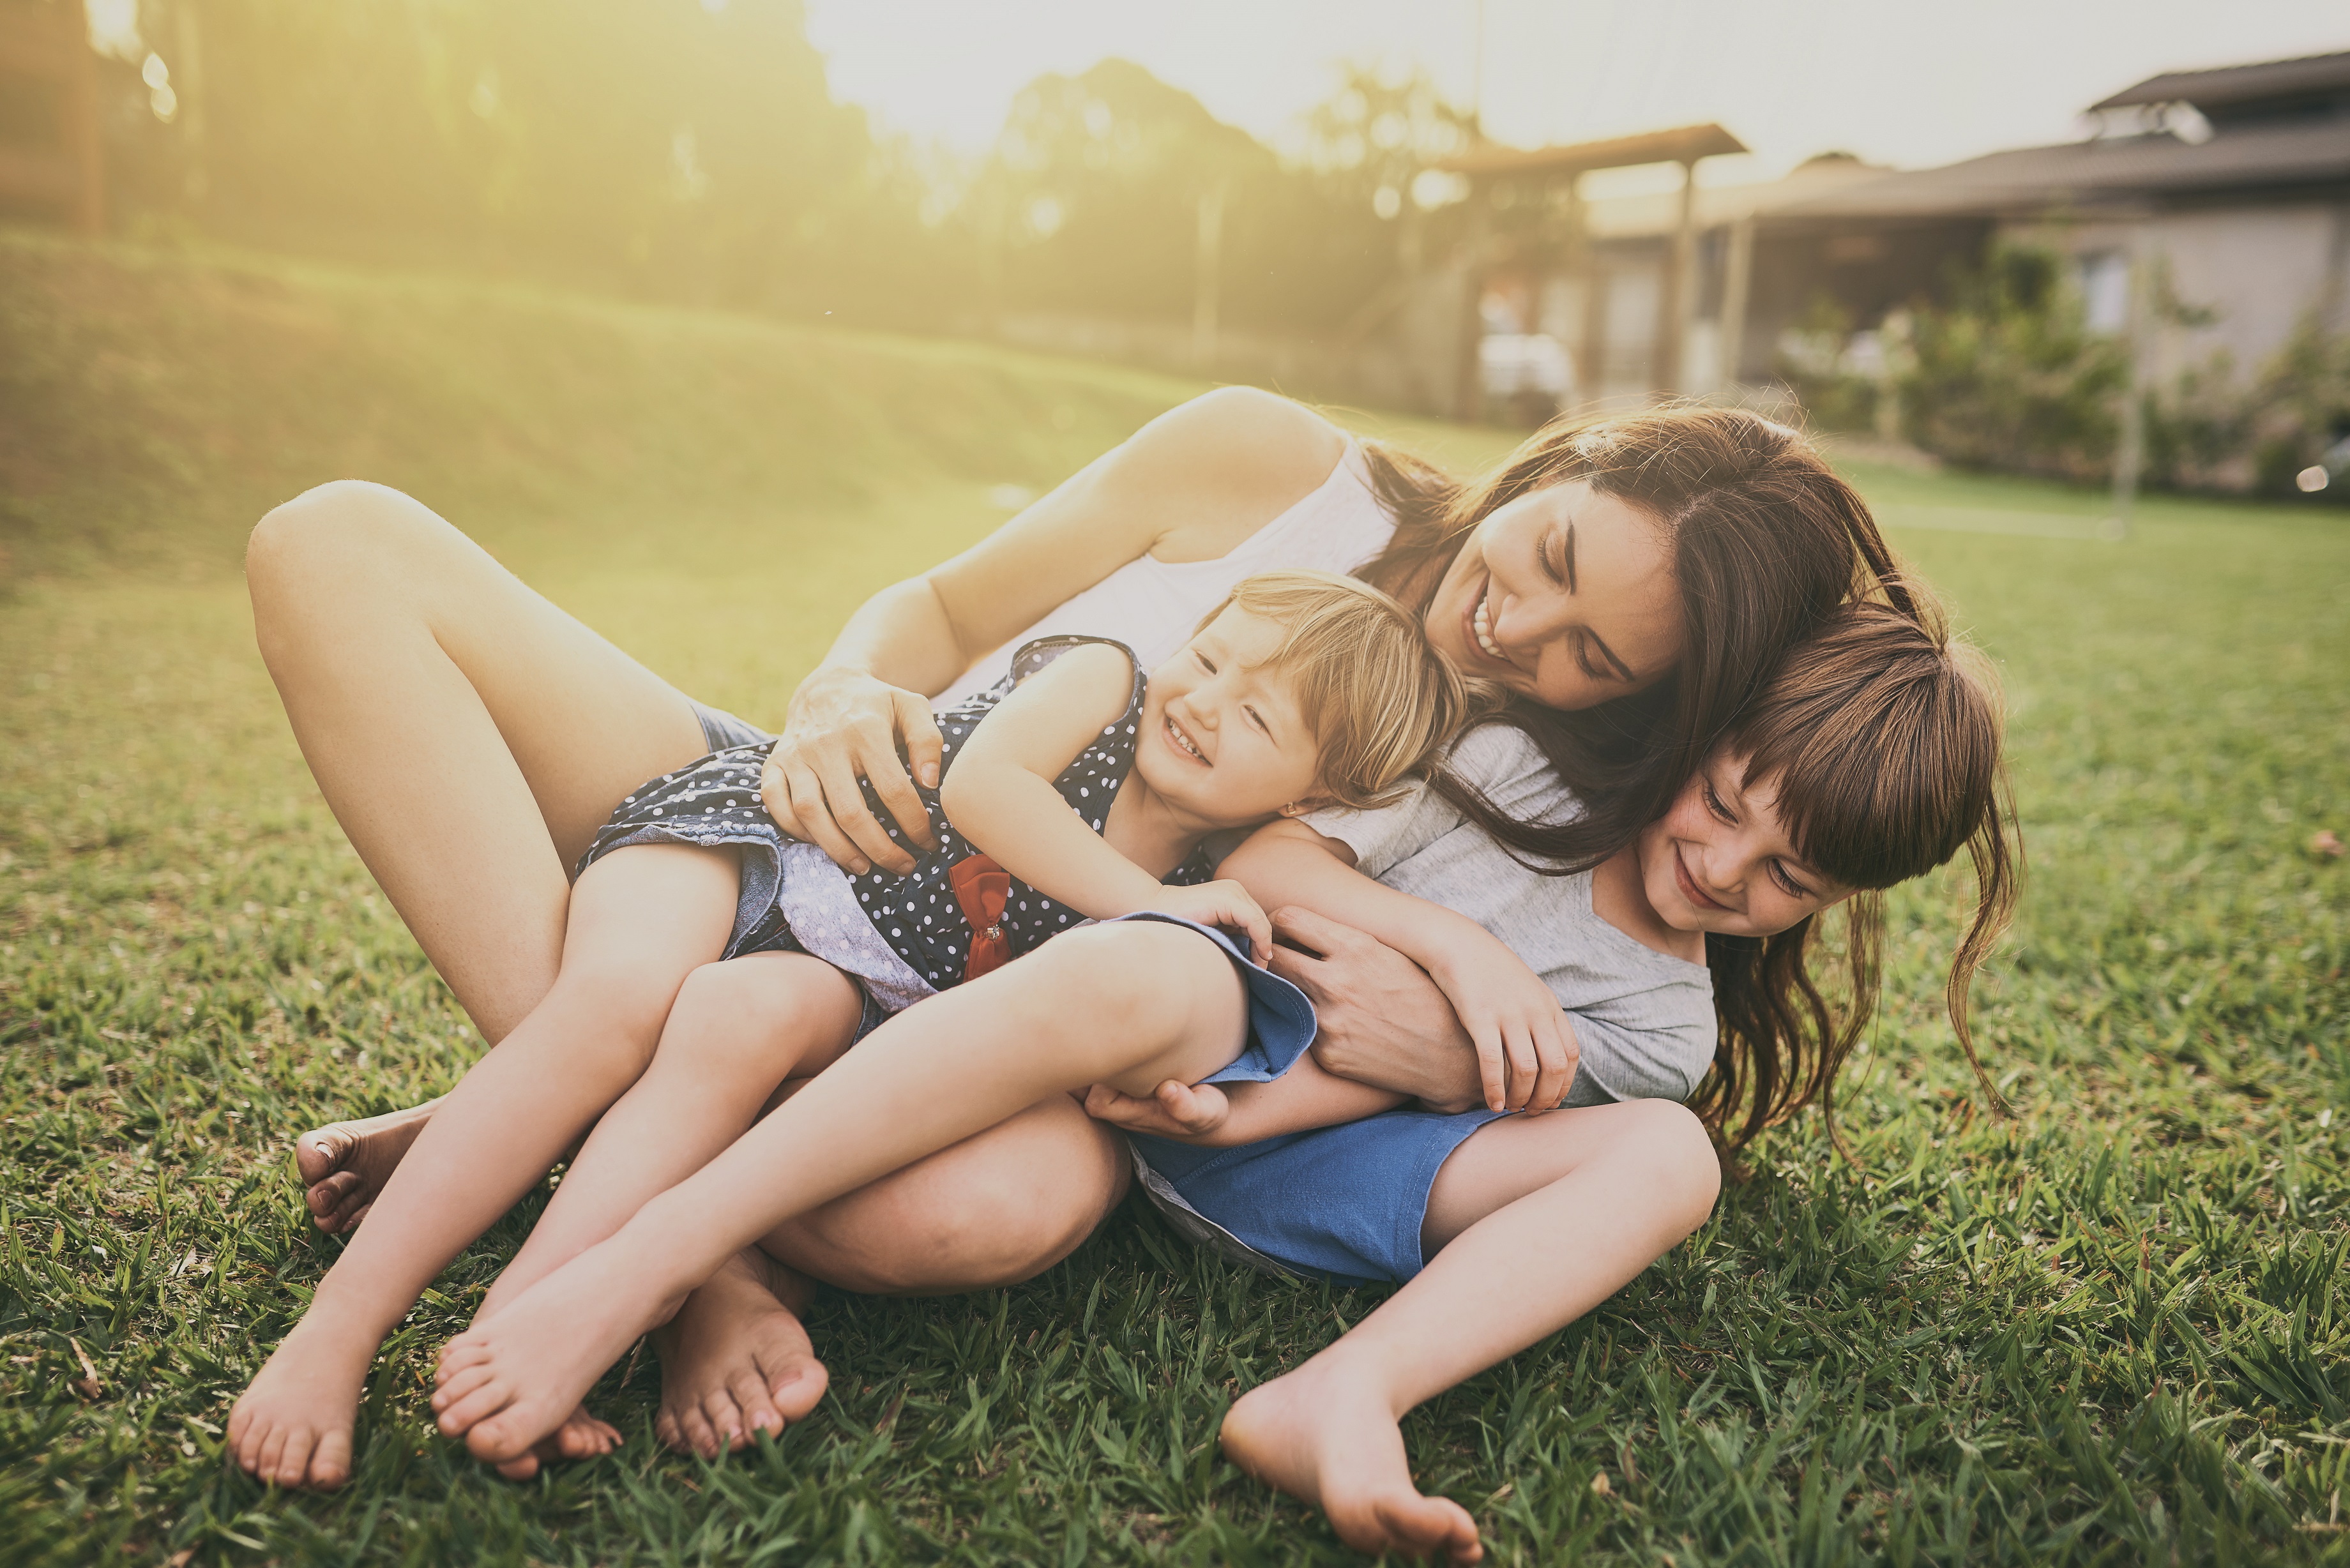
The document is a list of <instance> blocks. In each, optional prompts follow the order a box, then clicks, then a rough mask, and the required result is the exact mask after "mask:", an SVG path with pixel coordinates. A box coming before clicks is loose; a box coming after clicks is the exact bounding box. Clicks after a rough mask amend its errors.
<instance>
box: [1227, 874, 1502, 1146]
mask: <svg viewBox="0 0 2350 1568" xmlns="http://www.w3.org/2000/svg"><path fill="white" fill-rule="evenodd" d="M1273 929H1274V932H1275V934H1276V935H1278V936H1279V937H1280V939H1281V945H1279V946H1276V947H1275V948H1274V950H1273V962H1272V965H1271V966H1270V967H1271V968H1272V970H1273V972H1274V973H1275V974H1277V975H1279V976H1280V977H1281V978H1282V979H1284V980H1285V981H1289V983H1290V984H1292V985H1294V986H1295V987H1296V988H1297V989H1298V990H1300V991H1302V992H1305V999H1306V1000H1307V1001H1308V1002H1312V1003H1313V1004H1314V1017H1315V1023H1316V1024H1317V1025H1318V1027H1317V1028H1316V1030H1315V1035H1314V1059H1315V1061H1316V1062H1317V1063H1319V1064H1321V1065H1322V1066H1323V1067H1325V1068H1326V1069H1327V1070H1328V1071H1330V1072H1331V1073H1333V1074H1336V1075H1337V1076H1339V1077H1341V1078H1351V1079H1353V1080H1354V1081H1355V1082H1356V1083H1358V1084H1367V1085H1371V1086H1372V1087H1374V1088H1380V1089H1387V1090H1389V1091H1391V1092H1393V1093H1395V1094H1399V1095H1405V1096H1409V1097H1410V1098H1412V1099H1415V1100H1418V1101H1419V1103H1420V1104H1421V1105H1422V1106H1426V1107H1427V1108H1428V1109H1430V1110H1431V1111H1473V1110H1476V1109H1478V1108H1479V1107H1480V1106H1482V1105H1483V1104H1484V1103H1485V1085H1484V1082H1483V1077H1482V1073H1481V1071H1480V1069H1479V1067H1478V1064H1477V1044H1476V1042H1474V1041H1472V1040H1471V1039H1470V1038H1469V1033H1468V1031H1467V1030H1465V1029H1463V1028H1461V1018H1460V1015H1459V1014H1458V1013H1456V1012H1453V1011H1452V1003H1451V1000H1450V999H1448V998H1447V997H1446V996H1445V994H1444V992H1443V991H1442V989H1441V988H1440V987H1439V986H1438V985H1437V983H1436V982H1435V981H1432V980H1430V979H1429V978H1428V971H1426V970H1424V969H1422V968H1420V967H1419V965H1418V964H1416V963H1414V962H1412V961H1411V960H1409V959H1408V958H1406V957H1405V956H1404V955H1403V954H1401V953H1399V952H1398V951H1396V950H1395V949H1393V948H1391V947H1389V946H1388V945H1387V944H1386V943H1385V942H1383V941H1380V940H1378V938H1377V937H1373V936H1368V935H1366V934H1365V933H1363V932H1361V931H1358V930H1357V929H1355V928H1354V927H1352V926H1348V925H1342V924H1340V923H1339V922H1338V921H1336V920H1332V919H1325V918H1323V917H1322V916H1320V915H1317V914H1315V912H1314V911H1313V910H1311V909H1298V908H1295V907H1290V908H1285V909H1275V910H1274V911H1273Z"/></svg>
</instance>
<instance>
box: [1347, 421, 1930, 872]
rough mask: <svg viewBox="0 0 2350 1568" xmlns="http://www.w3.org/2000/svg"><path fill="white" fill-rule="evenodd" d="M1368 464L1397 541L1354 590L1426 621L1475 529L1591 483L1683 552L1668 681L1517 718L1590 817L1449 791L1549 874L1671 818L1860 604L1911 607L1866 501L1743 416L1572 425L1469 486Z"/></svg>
mask: <svg viewBox="0 0 2350 1568" xmlns="http://www.w3.org/2000/svg"><path fill="white" fill-rule="evenodd" d="M1364 452H1365V454H1366V456H1367V458H1368V459H1369V462H1370V469H1371V476H1372V481H1373V483H1374V485H1375V486H1376V489H1377V491H1378V496H1379V499H1380V501H1381V503H1382V504H1384V505H1385V506H1386V507H1387V509H1388V513H1389V514H1391V515H1392V516H1393V517H1394V518H1395V520H1396V531H1395V536H1394V538H1393V540H1392V541H1391V542H1390V543H1389V545H1388V548H1387V549H1386V550H1385V551H1384V552H1383V553H1381V554H1380V555H1379V556H1378V558H1377V559H1375V560H1373V561H1372V562H1371V563H1370V564H1369V565H1368V566H1365V567H1364V568H1362V570H1361V572H1360V573H1359V574H1358V575H1359V576H1363V577H1365V578H1367V580H1369V581H1370V582H1372V583H1375V584H1377V585H1378V587H1383V588H1385V589H1387V590H1388V592H1389V593H1391V594H1393V595H1394V596H1395V597H1397V598H1399V599H1401V600H1402V601H1403V602H1404V603H1405V604H1407V605H1410V606H1412V607H1415V608H1422V609H1424V608H1425V607H1427V605H1428V603H1429V601H1430V599H1431V598H1433V597H1435V593H1436V587H1437V584H1438V582H1439V581H1440V579H1441V578H1442V576H1444V572H1445V568H1447V567H1448V566H1451V564H1452V559H1453V557H1454V556H1457V555H1458V554H1460V551H1461V545H1463V544H1464V543H1465V542H1466V540H1467V538H1468V535H1469V532H1470V530H1471V529H1472V528H1474V527H1475V526H1476V525H1477V524H1479V523H1480V522H1482V520H1483V519H1484V518H1485V516H1486V515H1487V514H1489V513H1491V512H1492V511H1494V510H1495V509H1496V508H1498V507H1501V506H1503V505H1506V504H1509V503H1510V502H1512V501H1514V500H1516V499H1517V498H1518V497H1519V496H1521V495H1524V494H1526V493H1529V492H1532V491H1536V490H1541V489H1544V488H1546V487H1548V486H1551V485H1555V484H1564V483H1569V482H1570V481H1574V480H1578V479H1579V480H1584V481H1586V482H1587V483H1589V484H1590V485H1591V487H1592V488H1593V489H1594V490H1596V491H1598V492H1600V493H1603V494H1607V495H1612V496H1615V497H1617V498H1618V499H1619V500H1622V501H1624V502H1625V503H1627V504H1629V505H1631V506H1633V507H1636V508H1638V510H1639V511H1641V512H1642V513H1644V514H1647V515H1648V516H1649V517H1650V518H1652V519H1654V520H1655V522H1656V523H1657V524H1658V526H1659V527H1660V528H1662V529H1664V530H1665V531H1666V532H1667V534H1668V535H1669V539H1670V543H1671V553H1672V562H1673V576H1674V580H1675V581H1676V583H1677V584H1678V585H1679V590H1680V602H1681V621H1682V627H1683V633H1684V635H1683V642H1682V649H1681V656H1680V659H1679V661H1678V663H1677V664H1676V665H1675V667H1674V670H1673V672H1672V674H1670V675H1669V676H1668V677H1667V678H1666V679H1665V680H1662V681H1659V683H1658V684H1657V685H1655V686H1653V687H1651V688H1649V689H1648V691H1643V692H1640V693H1639V694H1638V695H1636V696H1631V697H1623V698H1618V699H1616V700H1615V701H1609V702H1605V703H1602V704H1601V705H1599V706H1598V707H1596V708H1591V709H1586V710H1584V711H1580V712H1560V711H1555V710H1554V709H1549V708H1545V707H1543V706H1542V705H1541V704H1540V703H1537V702H1534V701H1531V700H1529V699H1525V698H1517V699H1514V700H1513V701H1511V703H1510V704H1509V707H1508V708H1507V710H1506V711H1505V717H1507V718H1508V720H1509V721H1510V722H1512V723H1513V724H1515V725H1516V726H1517V727H1518V728H1519V729H1522V730H1523V731H1524V732H1526V733H1527V734H1528V735H1529V736H1531V737H1532V738H1533V739H1534V742H1535V743H1536V744H1537V745H1538V746H1540V747H1541V748H1542V751H1543V753H1544V756H1546V757H1547V758H1548V759H1549V760H1550V763H1551V765H1552V766H1553V767H1554V768H1555V769H1556V770H1557V772H1558V776H1559V779H1560V781H1561V782H1562V783H1563V784H1565V785H1566V787H1567V788H1568V789H1569V790H1571V791H1572V792H1573V793H1574V794H1575V798H1576V799H1577V800H1578V801H1579V802H1580V803H1581V804H1582V806H1583V811H1582V814H1581V815H1578V816H1576V817H1575V819H1573V820H1572V821H1568V822H1540V823H1534V822H1520V821H1518V820H1516V819H1514V818H1513V817H1511V816H1509V815H1505V814H1504V813H1503V812H1501V811H1498V810H1496V809H1494V808H1493V807H1492V805H1490V804H1489V803H1487V802H1486V801H1484V800H1483V799H1482V797H1480V796H1478V795H1477V794H1475V793H1474V792H1473V791H1471V790H1469V789H1467V788H1466V787H1465V786H1463V785H1461V784H1460V783H1459V782H1458V781H1455V780H1451V779H1445V780H1442V781H1440V787H1441V788H1442V789H1443V790H1444V792H1445V794H1447V796H1448V797H1449V798H1451V800H1453V802H1454V803H1455V804H1456V805H1459V806H1460V807H1461V810H1462V811H1463V812H1464V813H1465V814H1466V815H1468V816H1469V817H1470V819H1471V821H1473V822H1475V823H1476V824H1477V825H1478V826H1481V827H1482V828H1483V829H1484V830H1485V831H1486V832H1488V833H1490V834H1492V836H1493V837H1494V838H1495V839H1497V840H1498V841H1500V842H1501V844H1502V845H1503V846H1505V847H1506V848H1507V849H1509V850H1510V852H1511V853H1512V854H1513V855H1515V856H1517V857H1519V858H1520V859H1521V860H1523V861H1524V862H1525V863H1526V864H1527V865H1529V866H1532V867H1536V868H1537V869H1540V870H1544V871H1546V872H1552V873H1555V874H1558V875H1565V874H1568V873H1571V872H1575V871H1581V870H1586V869H1588V868H1589V867H1593V866H1596V865H1597V864H1598V863H1599V862H1600V861H1602V860H1605V859H1607V857H1609V856H1611V855H1613V854H1615V853H1616V852H1617V850H1619V849H1622V848H1623V847H1624V846H1626V845H1627V844H1630V843H1631V842H1632V840H1633V839H1634V838H1635V837H1636V836H1638V833H1639V831H1640V829H1641V828H1642V827H1644V826H1647V825H1648V823H1650V822H1653V821H1655V820H1656V819H1657V818H1658V817H1659V816H1661V815H1664V812H1665V809H1666V807H1667V806H1669V805H1670V804H1671V803H1672V799H1673V796H1674V795H1675V794H1678V793H1679V790H1680V788H1681V785H1682V784H1685V783H1686V782H1688V779H1689V777H1690V774H1691V773H1693V772H1694V771H1695V770H1696V768H1697V765H1698V763H1700V761H1701V760H1702V759H1703V758H1704V757H1705V755H1706V753H1708V752H1709V751H1710V750H1711V748H1712V746H1713V745H1714V743H1715V742H1717V741H1719V740H1720V739H1721V736H1723V735H1725V734H1727V733H1728V732H1730V730H1731V726H1732V725H1733V724H1735V723H1736V722H1737V721H1738V719H1739V716H1740V715H1741V714H1742V713H1743V712H1744V711H1745V710H1746V708H1747V705H1748V704H1749V703H1750V702H1751V701H1752V698H1753V695H1754V693H1755V691H1756V689H1757V688H1758V686H1759V685H1760V683H1761V682H1762V680H1763V679H1764V677H1765V676H1767V675H1768V674H1769V672H1770V671H1771V670H1772V669H1773V666H1775V665H1776V664H1777V663H1778V662H1779V659H1780V658H1781V657H1782V656H1783V654H1784V653H1785V652H1786V650H1787V649H1790V648H1792V647H1794V645H1795V644H1796V643H1797V642H1799V641H1801V640H1802V639H1804V637H1806V636H1808V635H1809V634H1810V633H1811V632H1812V630H1813V629H1814V628H1816V627H1818V626H1819V625H1821V624H1822V623H1823V622H1824V621H1825V619H1826V618H1827V617H1828V616H1829V615H1831V614H1832V613H1833V612H1834V611H1835V608H1836V607H1838V606H1839V605H1841V604H1843V603H1844V602H1845V601H1846V599H1848V598H1850V597H1853V596H1854V594H1855V593H1856V592H1866V591H1870V590H1872V589H1877V590H1879V591H1885V592H1888V593H1890V594H1892V595H1893V596H1895V602H1896V603H1897V604H1906V593H1907V590H1906V589H1903V588H1902V587H1900V586H1899V573H1898V567H1897V564H1896V562H1895V560H1894V556H1893V554H1892V552H1891V550H1889V549H1888V548H1887V545H1886V544H1885V540H1884V537H1883V536H1882V535H1880V534H1878V532H1877V523H1876V520H1875V519H1874V518H1872V517H1871V516H1870V515H1869V512H1868V507H1867V504H1866V503H1865V502H1863V501H1862V500H1861V498H1860V496H1859V494H1858V493H1856V491H1854V489H1853V488H1852V486H1850V485H1849V484H1846V483H1845V482H1844V481H1843V480H1842V479H1840V478H1838V477H1837V476H1836V474H1835V471H1834V470H1832V469H1831V468H1829V467H1828V465H1827V464H1826V463H1825V462H1822V461H1821V459H1820V456H1819V454H1818V453H1817V452H1814V451H1813V450H1812V447H1811V444H1810V443H1809V442H1808V441H1804V438H1803V437H1802V436H1801V435H1799V434H1797V433H1796V432H1795V431H1793V430H1790V429H1789V428H1787V427H1786V426H1784V425H1781V424H1775V423H1773V422H1772V421H1769V420H1766V419H1763V418H1762V417H1761V416H1759V415H1756V414H1751V413H1748V412H1746V411H1744V410H1738V409H1705V408H1667V409H1652V410H1642V411H1639V412H1636V413H1628V414H1617V415H1604V416H1596V417H1591V418H1583V419H1560V420H1557V421H1554V422H1552V423H1551V424H1549V425H1547V426H1545V427H1544V429H1543V430H1541V431H1537V432H1535V434H1534V436H1533V437H1531V438H1530V439H1529V440H1527V441H1526V442H1525V443H1524V444H1523V445H1522V446H1520V447H1519V448H1518V450H1517V451H1516V452H1513V453H1512V454H1511V455H1510V457H1509V459H1508V461H1507V462H1503V464H1502V465H1501V466H1500V467H1499V468H1497V469H1495V470H1494V471H1492V472H1490V473H1488V474H1485V475H1483V476H1482V477H1480V478H1477V479H1472V480H1468V481H1455V480H1453V479H1451V478H1449V477H1447V476H1446V475H1445V474H1444V473H1442V472H1440V471H1439V470H1437V469H1434V468H1432V467H1430V465H1428V464H1426V463H1424V462H1419V461H1418V460H1417V459H1414V458H1411V457H1409V456H1408V455H1406V454H1404V453H1402V452H1398V451H1396V450H1394V449H1393V448H1390V447H1388V446H1385V445H1382V444H1381V443H1378V442H1376V441H1367V442H1365V443H1364Z"/></svg>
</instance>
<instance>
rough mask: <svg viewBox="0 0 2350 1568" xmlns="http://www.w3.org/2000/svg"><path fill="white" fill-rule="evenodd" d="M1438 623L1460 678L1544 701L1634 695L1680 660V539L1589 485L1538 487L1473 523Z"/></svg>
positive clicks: (1436, 636)
mask: <svg viewBox="0 0 2350 1568" xmlns="http://www.w3.org/2000/svg"><path fill="white" fill-rule="evenodd" d="M1427 627H1428V637H1429V640H1430V642H1433V643H1434V644H1435V645H1436V648H1437V650H1438V651H1439V652H1440V653H1442V654H1443V655H1444V656H1445V658H1447V659H1451V661H1452V665H1453V668H1454V669H1456V670H1460V671H1461V674H1463V675H1468V676H1473V677H1482V679H1484V680H1497V681H1499V682H1501V683H1502V684H1503V685H1504V686H1506V687H1508V688H1509V689H1510V690H1511V691H1517V692H1521V693H1523V694H1524V695H1525V696H1528V697H1531V698H1533V699H1534V701H1537V702H1540V703H1542V704H1543V705H1544V706H1545V707H1549V708H1590V707H1596V706H1597V705H1598V704H1599V703H1602V702H1605V701H1607V700H1608V699H1609V698H1611V697H1627V696H1630V695H1631V694H1632V693H1633V692H1635V691H1640V690H1642V689H1643V688H1645V687H1648V686H1650V685H1653V684H1655V683H1656V682H1657V681H1658V680H1660V679H1661V678H1662V677H1663V676H1664V675H1665V674H1666V673H1667V672H1668V671H1669V670H1671V669H1672V667H1673V665H1674V663H1675V662H1676V661H1677V660H1678V659H1679V658H1680V655H1681V640H1682V630H1681V607H1680V594H1679V588H1678V587H1676V585H1675V584H1674V582H1673V570H1672V552H1671V545H1670V540H1669V538H1668V537H1667V535H1666V533H1665V530H1664V529H1663V528H1661V527H1659V525H1658V524H1656V523H1655V522H1653V521H1651V520H1650V519H1649V518H1648V515H1647V514H1644V513H1642V512H1640V511H1639V510H1638V508H1636V507H1634V506H1632V505H1630V504H1627V503H1626V502H1624V501H1621V500H1619V499H1617V497H1615V496H1613V495H1603V494H1601V493H1598V492H1596V491H1595V490H1593V489H1592V488H1591V486H1590V484H1589V483H1586V481H1583V480H1579V479H1578V480H1575V481H1573V482H1571V483H1565V484H1554V485H1551V486H1548V487H1547V488H1544V489H1542V490H1537V491H1534V492H1532V493H1528V494H1525V495H1521V496H1519V497H1518V498H1517V499H1516V500H1515V501H1513V502H1511V503H1510V504H1508V505H1506V506H1502V507H1497V508H1496V509H1495V510H1494V511H1492V513H1490V514H1487V516H1486V518H1485V520H1484V521H1483V522H1482V523H1480V524H1477V526H1476V527H1475V528H1474V529H1472V530H1471V532H1470V535H1469V538H1468V540H1467V542H1466V543H1464V544H1463V545H1461V553H1460V554H1459V555H1458V556H1454V557H1453V558H1452V565H1451V566H1449V567H1448V568H1446V570H1445V573H1444V578H1443V580H1442V581H1441V582H1440V583H1438V584H1437V587H1436V597H1435V599H1434V600H1433V602H1431V603H1430V605H1429V607H1428V615H1427Z"/></svg>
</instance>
